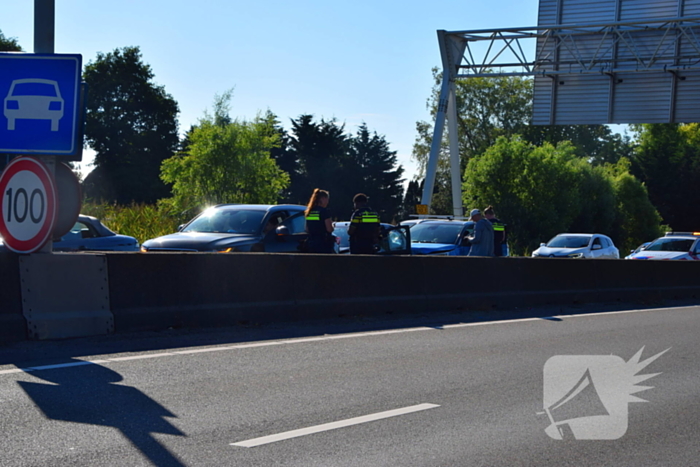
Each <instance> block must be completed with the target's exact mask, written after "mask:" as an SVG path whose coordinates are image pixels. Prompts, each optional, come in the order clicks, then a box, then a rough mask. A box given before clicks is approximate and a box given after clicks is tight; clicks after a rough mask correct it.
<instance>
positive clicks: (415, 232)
mask: <svg viewBox="0 0 700 467" xmlns="http://www.w3.org/2000/svg"><path fill="white" fill-rule="evenodd" d="M462 227H463V225H462V224H433V223H430V222H422V223H420V224H416V225H414V226H413V227H411V242H412V243H450V244H454V243H456V242H457V237H458V236H459V234H460V232H461V231H462Z"/></svg>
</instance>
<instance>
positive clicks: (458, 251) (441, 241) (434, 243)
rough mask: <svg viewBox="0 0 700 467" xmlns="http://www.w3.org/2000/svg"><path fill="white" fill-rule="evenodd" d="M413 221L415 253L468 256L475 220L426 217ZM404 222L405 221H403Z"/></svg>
mask: <svg viewBox="0 0 700 467" xmlns="http://www.w3.org/2000/svg"><path fill="white" fill-rule="evenodd" d="M407 222H410V223H412V224H413V225H412V226H411V253H412V254H414V255H446V256H466V255H467V254H469V250H470V248H471V245H470V244H469V240H468V239H467V238H466V237H469V236H470V235H473V233H474V222H473V221H465V220H452V219H439V220H437V219H436V220H433V219H426V220H419V221H417V222H414V221H407ZM402 224H403V223H402Z"/></svg>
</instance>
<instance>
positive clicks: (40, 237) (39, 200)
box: [0, 157, 57, 253]
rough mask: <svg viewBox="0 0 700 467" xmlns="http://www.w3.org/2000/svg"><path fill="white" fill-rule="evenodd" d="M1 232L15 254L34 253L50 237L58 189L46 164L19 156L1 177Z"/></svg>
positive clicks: (6, 244)
mask: <svg viewBox="0 0 700 467" xmlns="http://www.w3.org/2000/svg"><path fill="white" fill-rule="evenodd" d="M0 195H1V196H2V203H0V235H2V238H3V241H4V242H5V246H7V247H8V248H9V249H10V250H12V251H14V252H16V253H32V252H34V251H36V250H38V249H40V248H41V247H42V246H43V245H44V244H45V243H46V242H47V240H49V239H50V238H51V234H52V231H53V226H54V222H55V221H56V204H57V203H56V188H55V185H54V181H53V177H52V176H51V174H50V173H49V171H48V169H47V168H46V166H45V165H44V164H43V163H42V162H41V161H40V160H38V159H35V158H33V157H18V158H16V159H14V160H13V161H12V162H10V164H9V165H8V166H7V167H6V168H5V171H4V172H3V173H2V175H1V176H0Z"/></svg>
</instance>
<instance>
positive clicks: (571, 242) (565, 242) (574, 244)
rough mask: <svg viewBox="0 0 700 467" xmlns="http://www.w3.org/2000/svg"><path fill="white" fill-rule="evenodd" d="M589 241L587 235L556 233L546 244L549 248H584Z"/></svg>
mask: <svg viewBox="0 0 700 467" xmlns="http://www.w3.org/2000/svg"><path fill="white" fill-rule="evenodd" d="M590 241H591V237H589V236H587V235H557V236H556V237H554V238H553V239H551V240H550V241H549V242H548V243H547V246H548V247H550V248H585V247H587V246H588V243H589V242H590Z"/></svg>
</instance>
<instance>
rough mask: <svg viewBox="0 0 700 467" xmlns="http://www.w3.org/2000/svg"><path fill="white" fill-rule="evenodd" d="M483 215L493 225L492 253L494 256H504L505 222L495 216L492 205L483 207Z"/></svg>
mask: <svg viewBox="0 0 700 467" xmlns="http://www.w3.org/2000/svg"><path fill="white" fill-rule="evenodd" d="M484 217H486V219H487V220H488V221H489V222H491V225H492V226H493V254H494V256H504V253H503V250H504V249H505V248H504V245H505V244H506V240H507V238H506V224H504V223H503V222H501V220H500V219H498V218H497V217H496V213H495V212H494V210H493V206H489V207H487V208H486V209H484Z"/></svg>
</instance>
